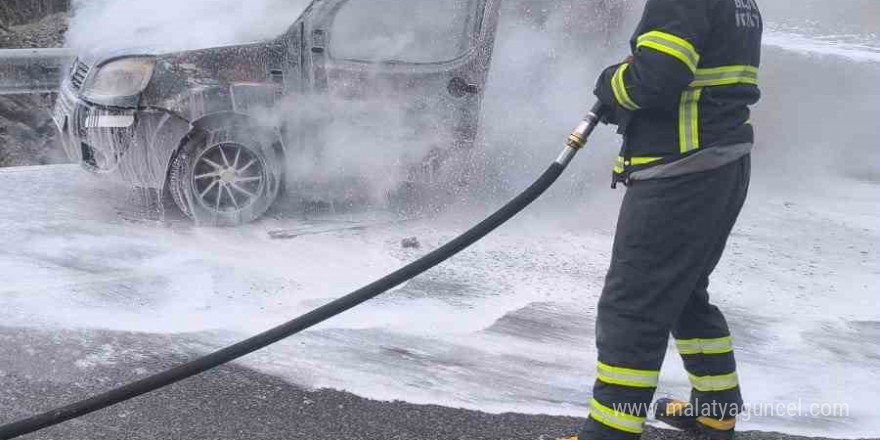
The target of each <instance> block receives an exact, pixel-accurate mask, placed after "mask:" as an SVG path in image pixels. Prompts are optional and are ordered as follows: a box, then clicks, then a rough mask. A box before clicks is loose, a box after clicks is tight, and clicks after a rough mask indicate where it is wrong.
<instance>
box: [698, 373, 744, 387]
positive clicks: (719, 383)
mask: <svg viewBox="0 0 880 440" xmlns="http://www.w3.org/2000/svg"><path fill="white" fill-rule="evenodd" d="M688 378H689V379H690V381H691V386H693V387H694V389H696V390H697V391H702V392H711V391H726V390H732V389H734V388H736V387H738V386H739V379H738V378H737V377H736V371H734V372H733V373H728V374H720V375H717V376H697V375H695V374H690V373H688Z"/></svg>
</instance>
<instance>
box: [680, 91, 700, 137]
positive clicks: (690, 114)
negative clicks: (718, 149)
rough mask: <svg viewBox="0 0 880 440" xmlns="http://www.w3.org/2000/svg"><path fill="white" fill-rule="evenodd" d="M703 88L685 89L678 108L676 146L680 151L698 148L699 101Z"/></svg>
mask: <svg viewBox="0 0 880 440" xmlns="http://www.w3.org/2000/svg"><path fill="white" fill-rule="evenodd" d="M702 92H703V89H701V88H695V89H687V90H685V91H684V92H682V94H681V103H680V104H679V108H678V146H679V150H680V151H681V152H682V153H687V152H689V151H693V150H696V149H698V148H700V121H699V117H700V115H699V113H700V109H699V102H700V95H701V94H702Z"/></svg>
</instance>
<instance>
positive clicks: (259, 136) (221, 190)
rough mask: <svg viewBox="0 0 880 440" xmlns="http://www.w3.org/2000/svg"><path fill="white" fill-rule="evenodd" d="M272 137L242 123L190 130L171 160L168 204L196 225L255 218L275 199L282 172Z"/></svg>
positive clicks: (235, 222) (280, 160) (226, 222)
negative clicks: (169, 200) (170, 201)
mask: <svg viewBox="0 0 880 440" xmlns="http://www.w3.org/2000/svg"><path fill="white" fill-rule="evenodd" d="M275 139H277V138H275V137H274V136H273V135H270V134H268V133H265V131H260V130H258V129H255V128H252V127H248V126H243V125H229V126H222V127H219V128H217V129H212V130H209V131H198V132H194V133H193V134H192V135H191V136H190V140H189V141H188V142H187V143H186V144H185V145H184V146H183V147H182V148H181V149H180V151H179V152H178V154H177V155H176V156H175V158H174V160H173V161H172V162H171V169H170V170H169V177H168V187H169V190H170V192H171V195H172V197H173V199H174V203H175V204H176V205H177V206H178V207H179V208H180V210H181V211H183V213H184V214H186V215H187V216H188V217H190V218H191V219H193V221H195V222H196V224H199V225H207V226H238V225H242V224H245V223H249V222H252V221H254V220H256V219H258V218H260V217H261V216H262V215H263V214H265V212H266V210H267V209H269V207H270V206H271V205H272V203H274V202H275V199H276V198H277V197H278V192H279V188H280V186H281V181H282V176H283V172H282V164H283V161H282V156H281V154H280V153H279V151H278V149H277V148H275Z"/></svg>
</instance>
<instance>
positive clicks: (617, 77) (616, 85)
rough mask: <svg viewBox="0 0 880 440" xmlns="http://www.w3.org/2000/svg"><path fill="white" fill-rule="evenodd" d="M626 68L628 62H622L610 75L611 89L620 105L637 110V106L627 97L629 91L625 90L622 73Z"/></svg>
mask: <svg viewBox="0 0 880 440" xmlns="http://www.w3.org/2000/svg"><path fill="white" fill-rule="evenodd" d="M628 68H629V64H627V63H623V64H621V65H620V67H618V68H617V70H616V71H615V72H614V75H613V76H612V77H611V91H612V92H614V99H616V100H617V103H618V104H620V106H621V107H623V108H625V109H627V110H629V111H634V110H638V109H639V106H638V105H636V103H635V102H633V100H632V99H631V98H630V97H629V93H628V92H627V91H626V84H624V82H623V73H624V72H626V69H628Z"/></svg>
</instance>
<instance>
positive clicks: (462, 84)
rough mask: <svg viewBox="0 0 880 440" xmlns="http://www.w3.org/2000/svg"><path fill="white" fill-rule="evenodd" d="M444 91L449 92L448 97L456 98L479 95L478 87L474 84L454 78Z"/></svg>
mask: <svg viewBox="0 0 880 440" xmlns="http://www.w3.org/2000/svg"><path fill="white" fill-rule="evenodd" d="M446 90H448V91H449V94H450V95H452V96H454V97H456V98H462V97H464V96H465V95H476V94H478V93H480V86H478V85H476V84H468V82H467V81H465V80H464V79H462V78H460V77H457V76H456V77H455V78H452V79H451V80H450V81H449V85H448V86H447V87H446Z"/></svg>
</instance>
